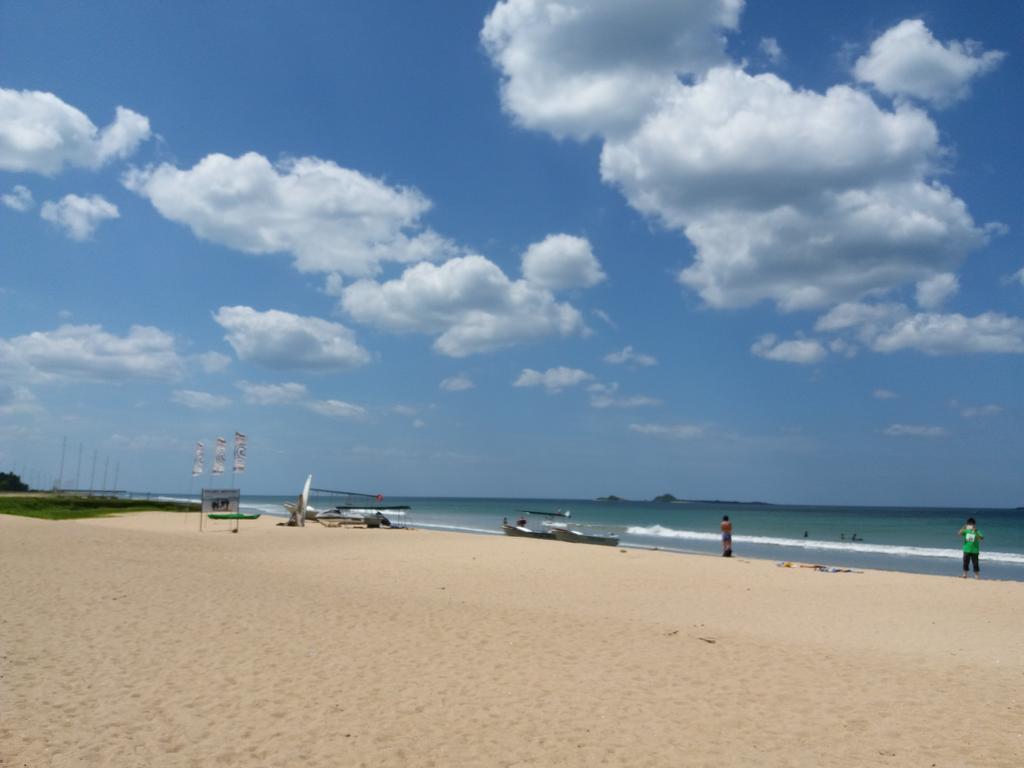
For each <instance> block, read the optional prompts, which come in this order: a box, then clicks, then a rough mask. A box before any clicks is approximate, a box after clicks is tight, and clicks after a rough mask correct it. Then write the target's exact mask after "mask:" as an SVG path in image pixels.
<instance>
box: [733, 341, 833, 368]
mask: <svg viewBox="0 0 1024 768" xmlns="http://www.w3.org/2000/svg"><path fill="white" fill-rule="evenodd" d="M750 351H751V352H753V353H754V354H755V355H757V356H758V357H763V358H765V359H767V360H778V361H779V362H783V363H801V364H807V363H817V362H819V361H820V360H823V359H824V358H825V356H826V355H827V354H828V352H827V351H826V350H825V347H823V346H822V345H821V342H819V341H816V340H814V339H791V340H789V341H779V339H778V337H776V336H775V335H774V334H771V333H769V334H766V335H764V336H762V337H761V338H760V339H758V340H757V341H755V342H754V344H753V346H751V347H750Z"/></svg>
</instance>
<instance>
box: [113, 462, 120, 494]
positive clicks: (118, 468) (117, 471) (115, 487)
mask: <svg viewBox="0 0 1024 768" xmlns="http://www.w3.org/2000/svg"><path fill="white" fill-rule="evenodd" d="M120 472H121V462H120V461H119V462H117V465H116V466H115V467H114V491H115V492H116V491H117V476H118V474H120Z"/></svg>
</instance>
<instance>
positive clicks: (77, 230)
mask: <svg viewBox="0 0 1024 768" xmlns="http://www.w3.org/2000/svg"><path fill="white" fill-rule="evenodd" d="M39 215H40V216H42V217H43V219H45V220H46V221H48V222H50V223H51V224H53V225H54V226H57V227H59V228H60V229H63V230H64V234H66V235H67V236H68V237H70V238H71V239H72V240H88V239H89V238H90V237H92V233H93V232H95V231H96V228H97V227H98V226H99V225H100V224H102V223H103V222H104V221H106V220H108V219H117V218H120V216H121V214H120V212H119V211H118V210H117V206H116V205H114V204H113V203H112V202H110V201H109V200H106V199H105V198H103V197H101V196H100V195H90V196H89V197H80V196H78V195H65V196H64V197H62V198H61V199H60V200H59V201H57V202H53V201H52V200H48V201H46V202H45V203H43V207H42V208H40V210H39Z"/></svg>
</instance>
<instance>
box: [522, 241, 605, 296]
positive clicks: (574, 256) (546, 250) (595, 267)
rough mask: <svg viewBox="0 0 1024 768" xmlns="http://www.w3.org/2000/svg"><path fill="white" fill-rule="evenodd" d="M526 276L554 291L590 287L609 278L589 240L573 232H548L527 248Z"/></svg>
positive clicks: (524, 255) (525, 255)
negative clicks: (569, 233) (556, 233)
mask: <svg viewBox="0 0 1024 768" xmlns="http://www.w3.org/2000/svg"><path fill="white" fill-rule="evenodd" d="M523 277H524V278H526V279H527V280H529V281H530V282H531V283H534V284H535V285H539V286H542V287H544V288H548V289H550V290H552V291H557V290H561V289H563V288H590V287H591V286H594V285H597V284H598V283H600V282H601V281H602V280H605V279H606V276H605V274H604V272H603V271H602V270H601V265H600V263H598V261H597V258H596V257H595V256H594V253H593V251H592V250H591V248H590V241H588V240H587V239H586V238H584V237H573V236H572V235H548V236H547V237H546V238H544V239H543V240H542V241H540V242H539V243H534V244H533V245H531V246H530V247H529V248H527V249H526V253H524V254H523Z"/></svg>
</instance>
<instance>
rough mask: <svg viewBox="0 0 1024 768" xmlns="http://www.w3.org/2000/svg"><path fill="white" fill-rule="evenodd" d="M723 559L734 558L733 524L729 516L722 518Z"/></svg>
mask: <svg viewBox="0 0 1024 768" xmlns="http://www.w3.org/2000/svg"><path fill="white" fill-rule="evenodd" d="M722 557H732V523H730V522H729V516H728V515H725V516H724V517H723V518H722Z"/></svg>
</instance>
